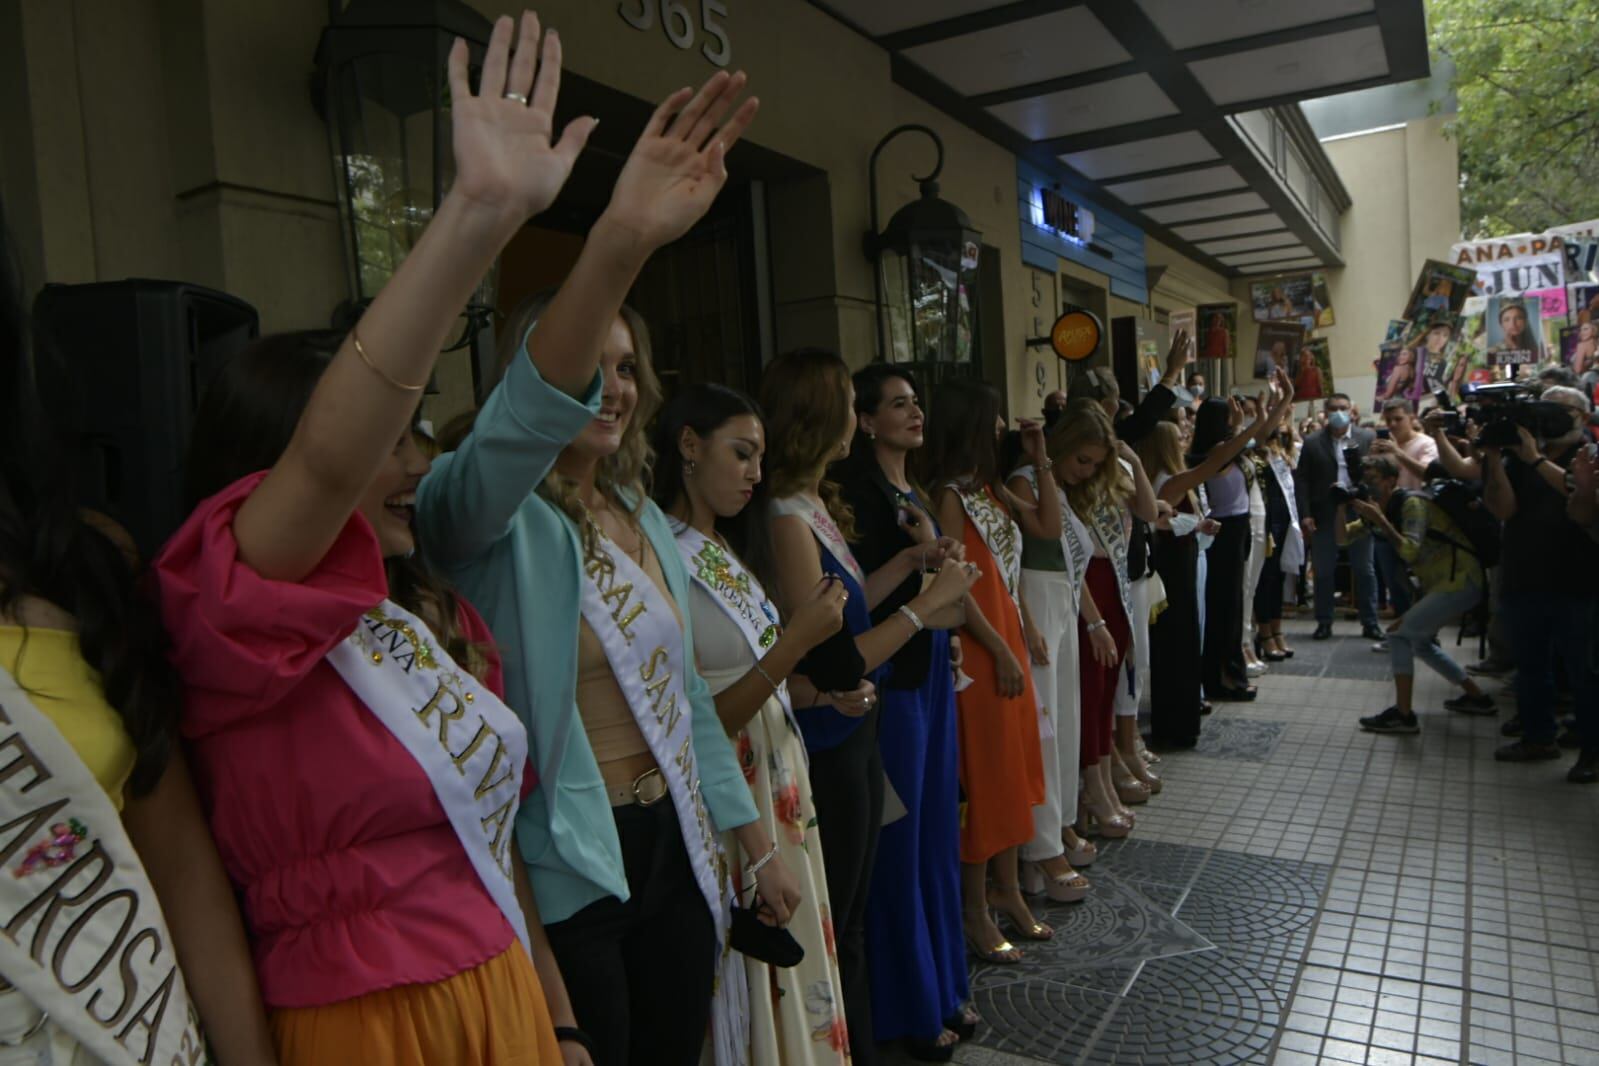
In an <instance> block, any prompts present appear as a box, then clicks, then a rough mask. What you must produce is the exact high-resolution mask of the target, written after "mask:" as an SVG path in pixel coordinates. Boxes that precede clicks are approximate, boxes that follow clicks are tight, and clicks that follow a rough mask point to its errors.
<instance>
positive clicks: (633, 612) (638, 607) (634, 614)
mask: <svg viewBox="0 0 1599 1066" xmlns="http://www.w3.org/2000/svg"><path fill="white" fill-rule="evenodd" d="M644 611H645V607H644V604H643V603H642V602H639V603H635V604H634V605H633V606H632V607H630V608H628V610H627V613H626V614H613V615H611V620H612V621H613V622H615V623H616V628H617V629H619V630H621V631H622V636H623V637H625V638H626V639H627V642H628V643H629V644H631V643H633V634H632V633H630V632H629V631H628V628H627V627H628V626H630V625H632V624H633V623H634V622H636V621H638V619H639V616H640V615H642V614H643V613H644Z"/></svg>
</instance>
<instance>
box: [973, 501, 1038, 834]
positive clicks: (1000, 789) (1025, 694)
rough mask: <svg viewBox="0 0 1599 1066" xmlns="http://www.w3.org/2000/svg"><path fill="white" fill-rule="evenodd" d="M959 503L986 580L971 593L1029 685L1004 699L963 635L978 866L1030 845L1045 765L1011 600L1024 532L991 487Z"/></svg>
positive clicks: (988, 662) (985, 658)
mask: <svg viewBox="0 0 1599 1066" xmlns="http://www.w3.org/2000/svg"><path fill="white" fill-rule="evenodd" d="M961 504H962V507H963V508H964V510H965V512H966V524H965V532H964V534H963V536H962V540H963V542H964V543H965V545H966V561H967V562H971V563H976V564H977V567H978V569H979V570H981V571H982V574H983V576H982V577H981V578H979V579H978V581H977V584H975V585H973V586H972V592H971V595H972V599H973V600H974V601H975V602H976V603H977V606H978V607H980V608H981V609H982V612H983V617H984V618H986V619H988V624H989V625H991V626H993V627H994V629H995V630H996V631H997V632H998V633H999V635H1000V637H1002V638H1003V639H1004V641H1005V644H1006V645H1007V646H1008V647H1009V648H1010V651H1011V654H1012V655H1014V656H1016V661H1017V662H1018V663H1020V664H1021V667H1022V682H1023V685H1024V686H1025V687H1024V688H1023V689H1022V694H1021V695H1020V696H1013V697H1010V698H1006V697H1003V696H1001V695H1000V694H999V684H998V672H997V670H996V669H995V665H994V656H993V655H992V654H990V653H989V651H988V649H987V648H985V647H983V645H982V644H981V643H979V642H978V640H977V638H976V637H975V636H973V635H972V634H971V633H970V632H965V631H963V632H962V636H961V647H962V648H963V649H964V651H965V661H964V662H963V663H962V666H961V669H963V670H964V671H965V672H966V674H967V676H969V677H970V678H971V679H972V683H971V684H970V685H968V686H966V689H965V690H964V691H962V692H960V693H958V694H957V695H956V703H957V706H958V708H959V712H960V713H959V715H958V718H959V727H960V784H961V791H962V793H963V794H964V795H965V806H964V809H963V815H962V818H961V862H965V863H978V862H986V861H988V860H989V859H991V858H993V857H994V856H995V855H997V854H999V853H1000V852H1002V851H1004V850H1005V849H1006V848H1012V847H1016V846H1018V845H1021V844H1025V843H1027V842H1028V841H1029V840H1032V839H1033V807H1034V806H1036V805H1037V804H1040V803H1043V802H1044V760H1043V755H1042V753H1041V752H1040V750H1039V743H1038V697H1037V695H1036V694H1035V693H1034V691H1033V678H1032V673H1031V671H1029V670H1028V669H1027V640H1026V638H1025V636H1024V635H1023V633H1022V616H1021V613H1020V611H1019V610H1018V609H1017V606H1016V600H1015V599H1014V598H1012V595H1011V589H1012V588H1013V587H1014V584H1015V582H1016V580H1017V579H1018V577H1019V575H1020V572H1021V570H1020V566H1021V542H1022V537H1021V530H1020V529H1018V528H1017V526H1016V523H1015V520H1014V519H1012V518H1011V516H1010V512H1008V511H1007V510H1005V508H1004V506H1003V505H1002V504H1001V503H1000V502H999V500H997V499H996V498H995V497H994V495H993V493H992V492H991V491H989V490H988V489H986V488H985V489H983V490H982V492H980V493H975V492H974V493H962V495H961ZM985 531H987V534H988V535H987V536H986V537H985V536H984V532H985ZM991 542H992V543H993V544H994V545H995V548H994V549H993V550H991V549H990V548H989V544H990V543H991ZM996 552H997V555H996Z"/></svg>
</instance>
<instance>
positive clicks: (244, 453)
mask: <svg viewBox="0 0 1599 1066" xmlns="http://www.w3.org/2000/svg"><path fill="white" fill-rule="evenodd" d="M343 341H344V334H343V333H342V332H341V331H339V330H302V331H300V332H296V333H278V334H273V335H271V336H267V337H262V338H261V339H260V340H258V341H256V342H255V343H254V344H252V345H250V346H249V347H248V348H246V349H245V350H244V351H242V352H240V353H239V354H238V355H236V356H234V357H233V358H231V359H229V360H228V361H227V362H226V363H224V364H223V365H222V367H221V368H220V369H218V371H217V373H216V376H215V377H213V378H212V379H211V383H210V385H209V386H207V387H206V390H205V398H204V399H202V400H201V401H200V409H199V410H198V411H197V412H196V413H195V418H194V430H193V432H192V434H191V435H190V437H189V454H188V459H187V468H186V471H185V478H184V489H185V492H186V494H187V496H188V500H189V505H190V506H191V507H193V506H194V505H196V504H198V503H199V502H200V501H202V500H204V499H206V498H208V497H210V496H213V495H215V494H216V493H218V492H221V491H222V490H223V489H225V488H227V487H228V486H229V485H231V484H233V483H234V482H235V481H238V480H239V479H240V478H243V477H248V476H249V475H250V474H254V473H257V472H259V471H262V470H268V469H270V468H271V467H272V466H273V465H274V464H276V463H277V461H278V459H280V458H281V457H282V455H283V452H284V450H285V449H286V448H288V446H289V440H290V439H291V438H292V437H293V436H294V429H295V426H297V425H298V424H299V422H300V415H301V414H302V413H303V412H304V411H305V406H306V404H307V403H309V402H310V400H311V393H312V392H313V391H314V390H315V389H316V384H317V382H318V381H319V380H321V377H322V372H323V371H325V370H326V369H327V368H328V364H330V363H331V362H332V361H333V355H334V353H335V352H337V351H338V350H339V345H340V344H341V343H343ZM384 568H385V570H386V571H387V574H388V581H389V596H390V598H392V599H393V600H394V602H395V603H398V604H399V605H400V606H402V607H404V608H405V609H406V610H408V611H413V612H415V613H416V615H417V616H418V617H420V618H421V619H422V620H423V621H424V622H426V623H427V625H428V628H429V629H431V630H433V634H434V636H436V637H438V638H439V640H440V641H441V642H442V643H443V645H444V648H445V650H446V651H447V652H449V654H450V657H451V658H452V659H454V660H455V661H456V662H458V663H460V664H461V665H462V666H465V667H466V668H467V669H468V670H470V671H472V673H474V674H476V675H478V676H479V677H482V676H483V673H484V670H485V668H486V666H487V657H486V655H485V651H484V649H483V648H482V647H480V646H478V645H475V644H473V643H471V642H470V641H468V640H467V639H466V637H465V635H464V634H463V633H462V631H461V626H460V622H459V617H460V615H459V605H458V601H457V600H456V597H455V593H454V592H453V591H451V589H450V587H449V585H448V584H446V583H445V582H444V581H443V580H442V579H440V578H439V577H438V576H437V575H436V574H434V573H433V571H432V570H431V569H430V568H429V567H428V566H427V564H426V563H425V562H423V561H422V557H421V555H420V553H419V554H417V555H412V556H409V557H396V558H392V559H386V560H384Z"/></svg>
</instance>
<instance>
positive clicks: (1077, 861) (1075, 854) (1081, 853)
mask: <svg viewBox="0 0 1599 1066" xmlns="http://www.w3.org/2000/svg"><path fill="white" fill-rule="evenodd" d="M1068 832H1070V833H1071V835H1072V840H1075V841H1077V843H1076V844H1075V845H1073V844H1072V841H1071V840H1067V839H1066V833H1068ZM1060 843H1061V847H1063V848H1065V849H1066V861H1067V862H1069V863H1071V864H1072V869H1074V870H1081V869H1083V868H1084V867H1085V866H1092V865H1093V864H1094V860H1095V859H1097V858H1099V849H1098V848H1096V847H1095V846H1094V842H1093V841H1092V840H1084V839H1083V838H1082V837H1080V836H1078V835H1077V830H1075V829H1071V828H1067V829H1066V830H1063V831H1062V832H1061V835H1060Z"/></svg>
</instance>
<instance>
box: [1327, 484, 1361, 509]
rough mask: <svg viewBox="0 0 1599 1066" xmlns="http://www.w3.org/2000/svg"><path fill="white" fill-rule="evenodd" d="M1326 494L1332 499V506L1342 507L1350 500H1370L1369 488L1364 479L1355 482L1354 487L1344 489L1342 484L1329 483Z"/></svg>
mask: <svg viewBox="0 0 1599 1066" xmlns="http://www.w3.org/2000/svg"><path fill="white" fill-rule="evenodd" d="M1327 495H1328V497H1330V498H1331V499H1332V502H1333V506H1334V507H1342V506H1344V505H1345V504H1347V503H1349V501H1350V500H1370V499H1371V489H1370V488H1368V487H1367V485H1366V483H1365V482H1364V481H1357V482H1355V487H1354V488H1350V489H1346V488H1344V487H1343V486H1342V485H1329V486H1328V487H1327Z"/></svg>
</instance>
